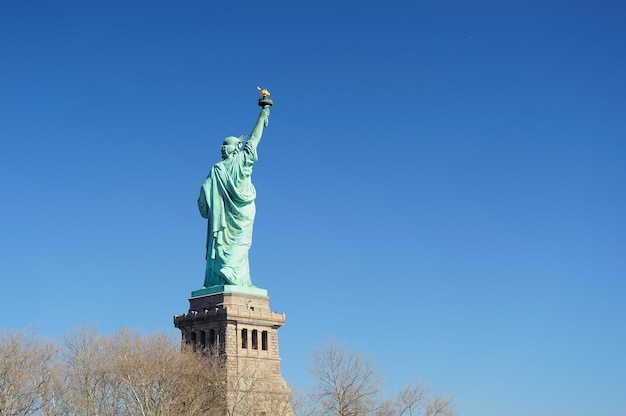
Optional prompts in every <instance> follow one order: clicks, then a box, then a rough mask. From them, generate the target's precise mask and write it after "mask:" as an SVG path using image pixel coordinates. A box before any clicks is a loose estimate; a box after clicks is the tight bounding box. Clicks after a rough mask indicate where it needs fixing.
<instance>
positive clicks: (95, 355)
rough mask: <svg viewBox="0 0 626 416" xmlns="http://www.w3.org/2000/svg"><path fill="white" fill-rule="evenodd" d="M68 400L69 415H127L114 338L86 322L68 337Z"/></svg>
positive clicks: (66, 397)
mask: <svg viewBox="0 0 626 416" xmlns="http://www.w3.org/2000/svg"><path fill="white" fill-rule="evenodd" d="M64 346H65V350H64V354H63V365H64V369H65V374H64V379H63V381H62V382H63V384H64V386H65V396H64V398H63V399H64V403H65V405H66V407H67V413H68V414H69V415H76V416H79V415H80V416H120V415H124V414H125V412H124V410H125V409H124V406H123V402H122V397H121V382H120V381H119V380H117V379H116V378H115V376H114V374H113V369H112V363H113V351H112V349H111V348H110V340H109V339H108V338H106V337H104V336H102V335H101V334H100V333H99V332H98V329H97V327H95V326H88V325H86V324H83V325H82V326H81V327H78V328H75V329H74V331H73V333H72V334H71V335H70V336H67V337H66V339H65V344H64Z"/></svg>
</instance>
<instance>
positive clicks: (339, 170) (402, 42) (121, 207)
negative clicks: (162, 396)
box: [0, 0, 626, 416]
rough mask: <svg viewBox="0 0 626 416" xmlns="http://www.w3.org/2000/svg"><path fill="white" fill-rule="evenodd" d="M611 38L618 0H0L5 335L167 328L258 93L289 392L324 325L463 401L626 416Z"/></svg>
mask: <svg viewBox="0 0 626 416" xmlns="http://www.w3.org/2000/svg"><path fill="white" fill-rule="evenodd" d="M624 51H626V6H624V5H623V4H622V3H621V2H617V1H614V2H606V1H605V2H603V1H599V2H597V1H594V2H592V1H573V2H572V1H567V2H566V1H551V2H540V1H532V0H531V1H526V2H511V1H495V0H494V1H488V0H485V1H474V2H456V1H406V2H403V1H389V2H370V1H361V2H349V1H345V2H337V1H334V2H330V1H329V2H325V1H320V2H307V3H305V2H283V1H272V2H247V1H240V2H200V1H185V2H173V1H156V2H155V1H153V2H147V1H145V2H139V1H137V2H118V1H113V2H78V1H76V2H70V1H62V2H43V1H39V2H38V1H21V2H9V1H4V2H2V3H0V56H1V65H0V198H1V199H0V202H1V204H0V207H1V208H0V209H1V212H2V215H1V216H0V278H1V282H2V284H1V287H0V314H1V316H3V317H4V318H3V319H2V320H1V321H0V328H4V329H12V328H22V327H26V326H29V325H33V324H36V325H38V328H39V332H40V333H41V334H43V335H46V336H52V337H61V336H63V334H65V333H66V332H68V331H70V330H71V329H72V327H73V326H74V325H78V324H80V323H82V322H83V321H86V322H89V323H97V324H98V325H99V327H100V329H101V330H102V331H103V332H105V333H112V332H114V331H115V330H116V329H118V328H120V327H130V328H132V329H138V330H142V331H145V332H152V331H166V332H167V333H170V334H172V336H174V337H177V336H178V333H177V330H176V329H175V328H174V327H173V324H172V316H173V315H175V314H181V313H183V312H185V311H186V310H187V308H188V302H187V298H188V296H189V295H190V292H191V291H192V290H195V289H198V288H200V286H201V285H202V282H203V272H204V240H205V223H204V220H203V219H202V218H201V217H200V215H199V213H198V212H197V208H196V198H197V195H198V192H199V188H200V185H201V183H202V181H203V180H204V178H205V176H206V175H207V173H208V171H209V169H210V167H211V165H212V164H213V163H215V162H216V161H218V160H219V156H220V151H219V147H220V144H221V142H222V140H223V138H224V137H226V136H229V135H240V134H248V133H249V132H250V130H251V128H252V126H253V123H254V121H255V120H256V116H257V114H258V107H257V105H256V100H257V96H258V94H257V92H256V90H255V87H256V86H257V85H261V86H263V87H266V88H268V89H269V90H270V91H271V92H272V96H273V98H274V101H275V105H274V107H273V108H272V115H271V119H270V124H269V127H268V129H266V131H265V134H264V137H263V140H262V141H261V144H260V146H259V161H258V163H257V164H256V166H255V170H254V174H253V182H254V183H255V185H256V187H257V194H258V197H257V220H256V222H255V234H254V243H253V247H252V250H251V253H250V259H251V260H250V261H251V273H252V281H253V283H254V284H255V285H256V286H258V287H261V288H265V289H267V290H268V291H269V295H270V297H271V305H272V308H273V309H274V310H276V311H278V312H284V313H286V314H287V322H286V325H285V327H283V328H282V329H281V330H280V348H281V356H282V359H283V361H282V372H283V376H284V377H285V378H286V379H287V381H288V382H289V383H290V384H291V385H292V386H293V387H296V388H300V389H305V388H306V387H307V386H309V385H310V384H311V383H312V379H311V376H310V374H309V373H308V371H307V368H308V367H309V366H310V354H311V352H312V350H313V349H314V348H316V347H318V346H320V345H321V344H322V343H323V341H325V340H326V339H328V338H329V337H334V338H336V339H337V340H339V341H341V342H343V343H345V344H347V345H348V346H350V347H353V348H356V349H358V350H360V351H361V352H363V353H364V354H366V355H367V356H369V357H371V358H372V359H373V360H374V361H375V362H376V363H377V364H378V366H379V369H380V371H381V372H382V373H384V374H385V375H386V380H387V387H388V389H389V391H390V392H391V391H397V390H398V389H399V387H400V386H402V385H404V384H406V383H409V382H412V381H414V380H416V379H421V380H425V381H427V382H428V383H430V384H431V385H432V386H433V388H434V389H435V390H438V391H441V392H443V393H447V394H453V395H455V396H456V399H457V408H458V410H459V413H460V414H463V415H466V416H499V415H508V416H526V415H529V414H533V415H553V414H567V415H570V416H578V415H581V416H582V415H589V414H612V415H615V414H621V413H623V412H624V407H625V405H624V400H623V397H624V394H625V393H626V354H624V351H626V328H625V324H624V322H625V320H626V305H625V304H624V299H625V295H626V283H625V279H624V278H625V276H626V215H625V212H626V144H625V138H626V117H625V115H626V98H625V97H626V77H625V76H624V74H626V54H625V53H624Z"/></svg>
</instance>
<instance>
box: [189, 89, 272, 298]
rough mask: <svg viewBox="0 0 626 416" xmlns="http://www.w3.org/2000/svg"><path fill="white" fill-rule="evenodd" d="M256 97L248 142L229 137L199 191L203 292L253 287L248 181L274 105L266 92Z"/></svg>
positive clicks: (251, 206)
mask: <svg viewBox="0 0 626 416" xmlns="http://www.w3.org/2000/svg"><path fill="white" fill-rule="evenodd" d="M257 89H258V90H259V92H260V93H261V98H259V102H258V103H259V106H260V107H261V113H260V114H259V117H258V119H257V121H256V124H255V125H254V128H253V129H252V133H251V134H250V138H249V139H248V140H247V141H246V142H245V144H244V146H243V147H242V143H243V141H244V139H245V136H240V137H234V136H230V137H227V138H226V139H225V140H224V143H223V144H222V161H221V162H218V163H216V164H215V165H214V166H213V167H212V168H211V172H210V173H209V176H208V177H207V178H206V180H205V181H204V184H203V185H202V188H201V189H200V197H199V198H198V208H199V209H200V214H201V215H202V216H203V217H204V218H206V219H208V228H207V242H206V250H207V251H206V272H205V277H204V287H205V288H207V287H211V286H221V285H235V286H242V287H250V288H251V287H254V286H253V285H252V281H251V279H250V267H249V264H248V250H249V249H250V246H251V245H252V226H253V223H254V216H255V213H256V207H255V205H254V199H255V197H256V190H255V188H254V185H253V184H252V181H251V175H252V166H253V165H254V163H255V162H256V160H257V151H256V149H257V146H258V144H259V141H260V140H261V136H262V135H263V129H264V128H265V127H267V125H268V122H269V116H270V107H271V106H272V104H273V101H272V99H271V98H270V97H269V95H270V93H269V91H267V90H265V89H261V88H260V87H257Z"/></svg>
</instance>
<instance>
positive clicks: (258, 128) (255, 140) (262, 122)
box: [248, 105, 270, 148]
mask: <svg viewBox="0 0 626 416" xmlns="http://www.w3.org/2000/svg"><path fill="white" fill-rule="evenodd" d="M269 118H270V106H269V105H266V106H264V107H263V109H261V113H260V114H259V118H258V119H257V121H256V124H255V125H254V128H253V129H252V133H250V138H249V139H248V142H249V143H250V144H251V145H253V146H254V147H255V148H256V146H257V145H258V144H259V142H260V141H261V136H262V135H263V128H265V127H267V124H268V123H269Z"/></svg>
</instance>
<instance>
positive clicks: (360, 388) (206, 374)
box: [0, 325, 456, 416]
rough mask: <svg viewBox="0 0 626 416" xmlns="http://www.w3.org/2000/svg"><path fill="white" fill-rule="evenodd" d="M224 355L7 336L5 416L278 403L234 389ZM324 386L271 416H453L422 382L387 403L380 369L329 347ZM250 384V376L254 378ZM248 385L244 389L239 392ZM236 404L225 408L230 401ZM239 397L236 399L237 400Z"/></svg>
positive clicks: (253, 409) (135, 343)
mask: <svg viewBox="0 0 626 416" xmlns="http://www.w3.org/2000/svg"><path fill="white" fill-rule="evenodd" d="M224 370H225V368H224V362H223V360H222V359H221V358H220V357H219V354H217V353H215V352H213V351H210V350H205V351H197V350H195V351H194V350H193V349H191V348H187V347H183V348H181V345H180V342H179V341H178V340H176V341H175V340H172V339H171V337H169V336H167V335H165V334H158V333H157V334H151V335H145V334H141V333H138V332H132V331H130V330H128V329H121V330H119V331H117V332H116V333H114V334H113V335H111V336H104V335H102V334H101V333H100V332H99V331H98V330H97V328H96V327H95V326H87V325H83V326H81V327H77V328H76V329H74V331H72V332H71V333H70V334H68V335H67V336H66V337H65V338H64V340H63V341H61V342H57V341H53V340H49V339H45V338H43V337H40V336H38V334H37V333H36V331H35V330H33V329H29V330H15V331H10V332H7V331H3V332H2V333H1V334H0V416H127V415H133V416H135V415H141V416H182V415H185V416H196V415H205V416H225V415H226V416H256V415H257V413H258V412H259V409H258V406H257V405H256V404H257V403H259V402H260V401H263V402H264V403H273V401H272V398H271V397H267V395H268V394H271V393H268V392H267V389H264V388H263V385H264V383H263V378H262V376H258V377H257V379H256V381H254V382H253V383H251V382H250V381H249V380H248V379H247V380H246V382H245V383H242V380H237V378H236V377H235V379H233V380H227V378H226V376H225V373H226V372H225V371H224ZM311 372H312V374H313V376H314V377H315V380H316V383H315V385H314V387H313V388H312V389H311V390H310V391H306V392H297V393H292V395H291V398H290V400H289V404H288V406H285V405H284V400H276V407H275V408H272V409H270V411H269V413H268V412H265V414H267V416H283V415H285V416H287V415H295V416H454V415H456V411H455V408H454V400H453V398H452V397H448V396H441V395H439V394H432V393H430V391H429V389H428V387H427V386H426V385H425V384H423V383H419V382H415V383H412V384H409V385H407V386H406V387H404V388H403V389H402V390H401V391H400V392H398V394H397V395H394V396H392V397H385V396H384V392H383V378H382V376H381V375H380V373H379V372H378V371H377V370H376V366H375V364H374V363H373V362H372V361H371V360H369V359H367V358H366V357H365V356H363V355H362V354H361V353H359V352H358V351H356V350H351V349H349V348H347V347H345V346H343V345H341V344H339V343H337V342H334V341H329V342H327V343H326V344H324V345H322V346H320V347H319V348H318V349H316V350H315V352H314V353H313V355H312V367H311ZM246 374H247V375H246V377H248V378H249V374H250V371H246ZM243 385H245V386H246V387H245V388H242V387H241V386H243ZM233 390H236V391H237V400H235V401H233V400H230V401H228V400H227V395H228V394H229V393H228V392H229V391H231V392H232V391H233ZM231 397H232V396H231Z"/></svg>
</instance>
